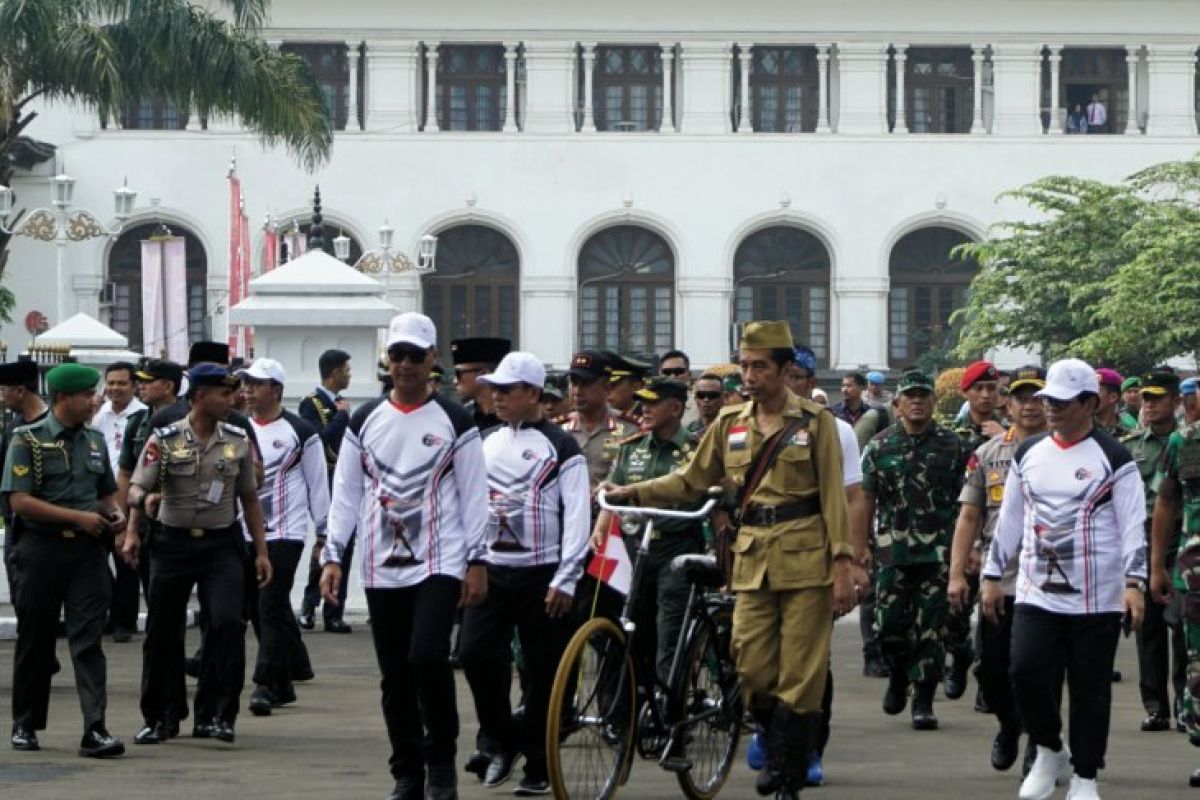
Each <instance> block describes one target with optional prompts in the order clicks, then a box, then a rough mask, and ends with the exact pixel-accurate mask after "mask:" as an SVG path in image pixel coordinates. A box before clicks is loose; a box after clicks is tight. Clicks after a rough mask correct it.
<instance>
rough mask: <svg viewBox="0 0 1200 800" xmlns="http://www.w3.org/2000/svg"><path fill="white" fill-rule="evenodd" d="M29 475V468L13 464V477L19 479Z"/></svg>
mask: <svg viewBox="0 0 1200 800" xmlns="http://www.w3.org/2000/svg"><path fill="white" fill-rule="evenodd" d="M28 474H29V467H27V466H25V465H24V464H13V475H16V476H17V477H18V478H24V477H25V476H26V475H28Z"/></svg>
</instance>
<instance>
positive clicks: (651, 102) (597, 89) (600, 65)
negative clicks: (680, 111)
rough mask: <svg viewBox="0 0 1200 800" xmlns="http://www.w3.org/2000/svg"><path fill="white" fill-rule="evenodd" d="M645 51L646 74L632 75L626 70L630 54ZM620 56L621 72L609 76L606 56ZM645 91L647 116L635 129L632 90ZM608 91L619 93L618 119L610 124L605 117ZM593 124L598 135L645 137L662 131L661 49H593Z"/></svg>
mask: <svg viewBox="0 0 1200 800" xmlns="http://www.w3.org/2000/svg"><path fill="white" fill-rule="evenodd" d="M637 51H644V54H645V55H648V56H649V64H650V67H649V72H647V73H635V72H631V71H630V70H629V67H628V64H629V59H630V58H631V56H632V55H633V53H635V52H637ZM611 53H621V54H622V55H623V58H622V71H621V72H620V73H611V72H609V71H608V70H607V68H606V62H607V59H608V56H609V54H611ZM637 88H644V89H647V90H648V91H647V105H646V109H647V111H648V116H647V118H646V122H645V127H640V128H639V127H635V126H636V125H638V124H639V123H638V120H635V119H634V118H633V116H634V115H633V110H634V103H633V90H634V89H637ZM608 89H616V90H618V91H619V92H620V108H621V117H622V118H621V119H620V120H615V121H614V120H610V119H609V114H608V103H607V98H608V91H607V90H608ZM592 120H593V122H594V123H595V125H596V130H597V131H602V132H623V133H647V132H651V131H660V130H662V125H663V52H662V46H661V45H657V44H655V45H642V44H621V45H609V44H602V45H597V46H596V63H595V64H594V65H593V68H592Z"/></svg>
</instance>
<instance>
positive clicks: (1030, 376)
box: [1008, 364, 1046, 393]
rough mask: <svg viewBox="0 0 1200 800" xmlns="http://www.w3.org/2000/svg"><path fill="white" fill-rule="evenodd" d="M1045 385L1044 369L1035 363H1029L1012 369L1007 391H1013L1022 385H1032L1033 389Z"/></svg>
mask: <svg viewBox="0 0 1200 800" xmlns="http://www.w3.org/2000/svg"><path fill="white" fill-rule="evenodd" d="M1045 385H1046V370H1044V369H1043V368H1042V367H1040V366H1038V365H1037V364H1029V365H1028V366H1024V367H1019V368H1017V369H1016V370H1014V371H1013V375H1012V382H1011V383H1009V384H1008V391H1009V393H1012V392H1015V391H1016V390H1017V389H1020V388H1022V387H1024V386H1032V387H1033V388H1034V389H1041V388H1043V387H1044V386H1045Z"/></svg>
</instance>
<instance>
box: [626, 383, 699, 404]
mask: <svg viewBox="0 0 1200 800" xmlns="http://www.w3.org/2000/svg"><path fill="white" fill-rule="evenodd" d="M633 396H634V397H636V398H638V399H639V400H642V401H643V402H646V403H657V402H658V401H659V400H678V401H679V402H681V403H686V402H687V397H688V387H687V384H686V383H682V382H680V381H673V380H668V379H665V378H662V379H659V380H654V381H651V382H650V385H649V386H647V387H646V388H645V389H639V390H638V391H636V392H634V393H633Z"/></svg>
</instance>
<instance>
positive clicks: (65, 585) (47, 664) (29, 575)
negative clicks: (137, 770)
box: [10, 531, 112, 731]
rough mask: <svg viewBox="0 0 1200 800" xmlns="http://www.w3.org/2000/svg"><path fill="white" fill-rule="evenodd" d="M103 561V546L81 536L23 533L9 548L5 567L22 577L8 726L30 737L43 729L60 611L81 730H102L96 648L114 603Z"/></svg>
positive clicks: (103, 678)
mask: <svg viewBox="0 0 1200 800" xmlns="http://www.w3.org/2000/svg"><path fill="white" fill-rule="evenodd" d="M107 558H108V549H107V547H106V546H105V545H104V543H103V542H101V541H100V540H98V539H95V538H93V537H91V536H87V535H86V534H82V533H78V534H76V535H75V536H74V537H73V538H70V539H64V538H62V536H61V535H57V534H42V533H33V532H28V531H27V532H25V533H22V534H21V537H20V540H19V541H17V542H16V544H15V546H14V547H13V551H12V556H11V558H10V563H11V564H12V565H13V566H14V567H15V571H16V572H17V573H18V574H19V575H20V580H19V581H18V582H17V597H16V603H15V605H16V609H17V647H16V653H15V657H14V659H13V694H12V708H13V722H14V723H16V724H18V725H21V726H23V727H25V728H28V729H30V730H35V731H39V730H43V729H45V727H46V714H47V711H48V709H49V707H50V674H51V671H52V669H51V668H52V666H53V664H54V644H55V638H56V636H57V633H58V615H59V612H60V611H63V612H64V618H65V621H66V629H67V644H68V647H69V648H70V651H71V663H72V664H73V665H74V666H75V689H76V691H77V692H78V693H79V706H80V709H81V710H82V711H83V726H84V730H85V731H86V730H91V729H92V728H93V727H96V726H103V725H104V711H105V707H106V705H107V702H108V697H107V691H106V683H107V671H108V665H107V661H106V660H105V658H104V650H103V649H102V648H101V645H100V641H101V638H102V636H103V634H104V619H105V617H106V616H107V615H108V604H109V602H110V601H111V599H112V577H111V575H110V574H109V572H108V564H107Z"/></svg>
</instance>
